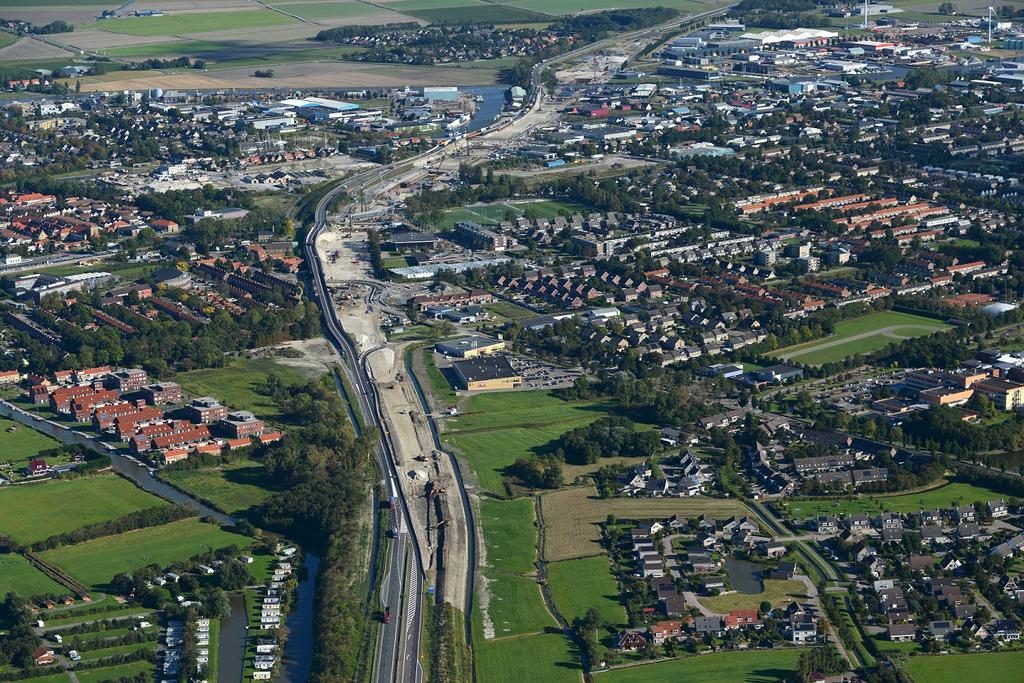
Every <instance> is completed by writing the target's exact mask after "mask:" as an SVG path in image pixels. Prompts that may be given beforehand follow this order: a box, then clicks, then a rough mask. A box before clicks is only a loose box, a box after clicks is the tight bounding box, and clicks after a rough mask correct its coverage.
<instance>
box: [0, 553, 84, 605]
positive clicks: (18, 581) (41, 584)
mask: <svg viewBox="0 0 1024 683" xmlns="http://www.w3.org/2000/svg"><path fill="white" fill-rule="evenodd" d="M67 590H68V589H67V588H65V587H64V586H62V585H60V584H59V583H57V582H56V581H54V580H53V579H51V578H50V577H48V576H47V575H46V574H44V573H42V572H41V571H39V570H38V569H36V568H35V567H33V566H32V565H31V564H29V562H28V560H26V559H25V558H24V557H22V556H21V555H16V554H14V553H9V554H5V555H0V595H7V594H8V593H16V594H18V595H20V596H21V597H23V598H30V597H32V596H33V595H63V594H65V593H67Z"/></svg>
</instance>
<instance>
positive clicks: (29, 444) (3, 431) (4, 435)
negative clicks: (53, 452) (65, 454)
mask: <svg viewBox="0 0 1024 683" xmlns="http://www.w3.org/2000/svg"><path fill="white" fill-rule="evenodd" d="M59 447H60V442H59V441H56V440H54V439H51V438H50V437H48V436H46V435H45V434H43V433H41V432H37V431H36V430H34V429H31V428H29V427H26V426H25V425H23V424H21V423H20V422H15V421H13V420H7V419H5V418H0V462H3V461H5V460H11V461H20V460H24V459H26V458H31V457H32V456H34V455H35V454H36V453H38V452H40V451H45V450H49V449H51V448H59Z"/></svg>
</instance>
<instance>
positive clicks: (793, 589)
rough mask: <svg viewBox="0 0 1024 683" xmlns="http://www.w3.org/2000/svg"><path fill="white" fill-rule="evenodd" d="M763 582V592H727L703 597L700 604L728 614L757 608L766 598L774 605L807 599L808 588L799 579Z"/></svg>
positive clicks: (782, 605)
mask: <svg viewBox="0 0 1024 683" xmlns="http://www.w3.org/2000/svg"><path fill="white" fill-rule="evenodd" d="M762 583H763V584H764V591H762V592H761V593H726V594H725V595H715V596H713V597H708V598H701V599H700V604H702V605H704V606H705V607H707V608H708V609H709V610H711V611H713V612H718V613H719V614H727V613H728V612H730V611H732V610H734V609H757V608H758V606H759V605H760V604H761V602H762V601H764V600H767V601H768V602H770V603H772V607H784V606H786V605H788V604H789V603H791V602H793V601H794V600H797V601H799V600H806V599H807V589H806V587H805V586H804V584H802V583H801V582H799V581H782V580H778V579H765V580H764V581H762Z"/></svg>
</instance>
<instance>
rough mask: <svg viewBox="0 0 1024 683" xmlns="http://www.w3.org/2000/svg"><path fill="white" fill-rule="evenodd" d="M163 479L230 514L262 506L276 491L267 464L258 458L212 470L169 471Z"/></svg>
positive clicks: (163, 475) (162, 476)
mask: <svg viewBox="0 0 1024 683" xmlns="http://www.w3.org/2000/svg"><path fill="white" fill-rule="evenodd" d="M160 478H161V479H166V480H167V481H169V482H170V483H171V484H174V486H176V487H178V488H180V489H183V490H185V491H188V492H189V493H191V494H192V495H194V496H196V497H197V498H201V499H202V500H205V501H209V502H210V503H211V504H212V505H213V506H214V507H216V508H217V509H218V510H222V511H224V512H226V513H228V514H229V515H236V514H241V513H243V512H245V511H246V510H248V509H249V508H251V507H253V506H255V505H259V504H260V503H262V502H263V501H264V500H266V499H267V498H269V497H270V495H271V493H272V491H271V490H270V489H269V488H268V486H269V483H270V482H269V481H267V476H266V470H265V469H264V468H263V464H262V463H260V462H257V461H255V460H237V461H235V462H232V463H230V464H227V465H224V466H222V467H217V468H211V469H201V470H169V471H166V470H165V471H163V472H161V473H160Z"/></svg>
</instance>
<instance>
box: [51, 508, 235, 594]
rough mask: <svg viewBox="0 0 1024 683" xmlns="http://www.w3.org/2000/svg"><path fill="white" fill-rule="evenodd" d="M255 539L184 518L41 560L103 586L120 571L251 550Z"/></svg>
mask: <svg viewBox="0 0 1024 683" xmlns="http://www.w3.org/2000/svg"><path fill="white" fill-rule="evenodd" d="M251 544H252V539H251V538H248V537H246V536H239V535H238V534H233V533H231V532H228V531H224V530H223V529H221V528H220V527H218V526H216V525H214V524H207V523H206V522H200V521H199V520H198V519H183V520H179V521H177V522H171V523H170V524H164V525H162V526H156V527H147V528H145V529H138V530H135V531H128V532H126V533H123V534H116V535H114V536H104V537H103V538H97V539H94V540H91V541H86V542H85V543H78V544H75V545H69V546H63V547H61V548H54V549H53V550H48V551H46V552H45V553H42V555H41V557H42V558H43V559H44V560H46V561H47V562H51V563H53V564H55V565H57V566H58V567H60V568H61V569H63V570H64V571H66V572H67V573H68V574H69V575H71V576H72V577H74V578H76V579H78V580H79V581H81V582H82V583H84V584H85V585H87V586H97V587H102V586H103V585H104V584H106V583H107V582H108V581H110V579H112V578H114V576H116V575H117V574H120V573H121V572H127V573H131V572H133V571H135V570H136V569H139V568H140V567H145V566H146V565H150V564H155V565H157V566H159V567H161V568H162V567H166V566H168V565H170V564H171V563H173V562H176V561H179V560H187V559H189V558H190V557H192V556H194V555H198V554H199V553H202V552H205V551H207V550H210V549H216V548H224V547H226V546H229V545H237V546H238V547H240V548H242V547H248V546H249V545H251Z"/></svg>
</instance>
